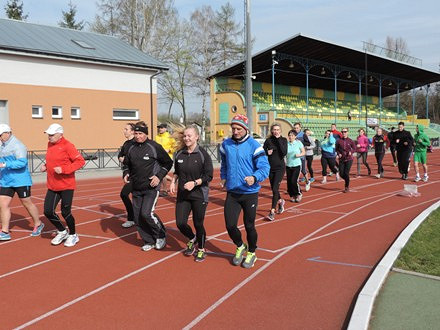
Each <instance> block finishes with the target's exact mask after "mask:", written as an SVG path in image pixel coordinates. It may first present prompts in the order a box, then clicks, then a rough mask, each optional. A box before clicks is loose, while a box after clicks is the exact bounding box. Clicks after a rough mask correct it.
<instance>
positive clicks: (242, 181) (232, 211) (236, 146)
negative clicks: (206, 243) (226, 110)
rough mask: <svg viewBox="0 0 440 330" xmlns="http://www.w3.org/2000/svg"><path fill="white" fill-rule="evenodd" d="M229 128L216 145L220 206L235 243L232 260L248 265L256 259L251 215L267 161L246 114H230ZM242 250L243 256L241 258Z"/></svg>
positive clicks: (255, 204)
mask: <svg viewBox="0 0 440 330" xmlns="http://www.w3.org/2000/svg"><path fill="white" fill-rule="evenodd" d="M231 129H232V138H230V139H226V140H225V141H223V143H222V146H221V148H220V154H221V168H220V177H221V184H222V187H226V191H227V195H226V201H225V207H224V215H225V222H226V229H227V230H228V234H229V236H230V237H231V239H232V241H233V242H234V244H235V245H236V246H237V250H236V252H235V256H234V258H233V259H232V263H233V264H234V265H235V266H238V265H240V264H241V265H242V266H243V267H244V268H251V267H253V266H254V264H255V261H256V260H257V256H256V254H255V250H256V249H257V239H258V235H257V231H256V229H255V218H256V214H257V206H258V192H259V190H260V188H261V187H260V184H259V183H260V182H262V181H264V180H265V179H266V178H267V177H268V176H269V170H270V165H269V161H268V159H267V156H266V153H265V151H264V149H263V148H262V147H261V145H260V144H259V143H258V142H257V141H255V140H254V139H253V138H252V137H251V136H250V134H249V126H248V118H247V117H246V116H244V115H236V116H235V117H234V118H232V121H231ZM241 210H243V222H244V227H245V229H246V235H247V243H248V245H246V244H244V243H243V240H242V238H241V232H240V230H239V229H238V227H237V224H238V217H239V216H240V213H241ZM245 254H246V259H245V260H244V261H243V259H244V255H245Z"/></svg>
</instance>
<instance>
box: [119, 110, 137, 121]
mask: <svg viewBox="0 0 440 330" xmlns="http://www.w3.org/2000/svg"><path fill="white" fill-rule="evenodd" d="M113 119H116V120H139V110H131V109H113Z"/></svg>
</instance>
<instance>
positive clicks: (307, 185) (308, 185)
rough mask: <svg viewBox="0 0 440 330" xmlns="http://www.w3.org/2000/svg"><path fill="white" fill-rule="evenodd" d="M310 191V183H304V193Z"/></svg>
mask: <svg viewBox="0 0 440 330" xmlns="http://www.w3.org/2000/svg"><path fill="white" fill-rule="evenodd" d="M309 190H310V181H309V182H307V183H306V191H309Z"/></svg>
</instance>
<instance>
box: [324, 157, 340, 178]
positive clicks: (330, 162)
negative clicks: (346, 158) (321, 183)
mask: <svg viewBox="0 0 440 330" xmlns="http://www.w3.org/2000/svg"><path fill="white" fill-rule="evenodd" d="M321 166H322V173H321V174H322V176H327V166H328V167H329V168H330V171H332V172H333V173H334V174H336V173H338V169H337V168H336V159H335V158H325V157H321Z"/></svg>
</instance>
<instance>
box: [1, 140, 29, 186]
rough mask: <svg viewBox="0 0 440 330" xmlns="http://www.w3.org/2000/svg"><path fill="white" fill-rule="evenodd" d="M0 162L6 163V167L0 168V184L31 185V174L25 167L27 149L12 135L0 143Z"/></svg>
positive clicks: (26, 163)
mask: <svg viewBox="0 0 440 330" xmlns="http://www.w3.org/2000/svg"><path fill="white" fill-rule="evenodd" d="M0 163H5V164H6V167H4V168H1V169H0V176H1V177H0V186H2V187H29V186H32V179H31V175H30V173H29V170H28V168H27V165H28V161H27V149H26V147H25V146H24V144H23V143H21V142H20V140H19V139H17V138H16V137H15V136H14V135H11V137H10V138H9V140H8V141H6V142H4V143H2V144H1V146H0Z"/></svg>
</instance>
